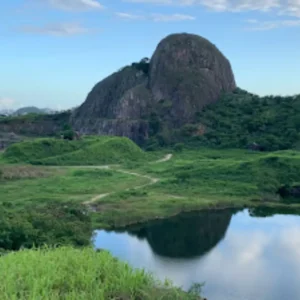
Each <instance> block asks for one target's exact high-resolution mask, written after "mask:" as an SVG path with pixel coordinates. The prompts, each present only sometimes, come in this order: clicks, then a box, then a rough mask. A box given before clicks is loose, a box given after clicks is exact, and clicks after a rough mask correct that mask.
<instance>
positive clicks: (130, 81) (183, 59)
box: [71, 34, 236, 142]
mask: <svg viewBox="0 0 300 300" xmlns="http://www.w3.org/2000/svg"><path fill="white" fill-rule="evenodd" d="M235 88H236V85H235V80H234V76H233V73H232V70H231V66H230V63H229V61H228V60H227V59H226V58H225V57H224V56H223V54H222V53H221V52H220V51H219V50H218V49H217V48H216V47H215V46H214V45H213V44H211V43H210V42H209V41H208V40H206V39H204V38H202V37H199V36H196V35H192V34H174V35H170V36H168V37H166V38H165V39H163V40H162V41H161V42H160V43H159V45H158V47H157V49H156V51H155V52H154V55H153V57H152V59H151V61H150V66H149V72H148V71H147V72H145V71H143V70H141V69H138V68H137V67H136V65H135V66H134V65H133V66H131V67H126V68H124V69H122V70H121V71H119V72H116V73H114V74H113V75H111V76H109V77H107V78H106V79H104V80H103V81H101V82H99V83H98V84H97V85H96V86H95V87H94V88H93V89H92V91H91V92H90V93H89V94H88V96H87V99H86V101H85V102H84V103H83V104H82V105H81V106H80V107H79V108H78V109H76V110H75V112H74V113H73V115H72V118H71V123H72V125H73V126H74V129H75V130H77V131H79V132H81V133H84V134H111V135H121V136H127V137H129V138H131V139H133V140H135V141H137V142H140V141H142V140H143V139H145V138H147V135H148V123H147V117H149V115H150V113H151V112H153V110H154V109H155V107H156V104H157V103H159V102H161V101H167V102H168V105H169V108H168V118H167V121H168V122H169V123H170V124H171V125H172V126H175V127H179V126H181V125H183V124H185V123H186V122H190V121H192V120H193V118H194V117H195V113H196V112H198V111H201V110H202V108H203V107H204V106H205V105H207V104H210V103H214V102H216V101H217V100H218V98H219V97H220V95H221V93H222V92H230V91H232V90H234V89H235Z"/></svg>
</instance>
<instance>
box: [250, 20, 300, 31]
mask: <svg viewBox="0 0 300 300" xmlns="http://www.w3.org/2000/svg"><path fill="white" fill-rule="evenodd" d="M246 22H247V23H249V24H251V26H250V27H247V28H246V29H247V30H251V31H266V30H271V29H276V28H283V27H300V20H298V19H296V20H274V21H258V20H255V19H253V20H247V21H246Z"/></svg>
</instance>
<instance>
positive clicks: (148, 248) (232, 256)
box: [94, 209, 300, 300]
mask: <svg viewBox="0 0 300 300" xmlns="http://www.w3.org/2000/svg"><path fill="white" fill-rule="evenodd" d="M258 216H260V217H258ZM262 216H263V217H262ZM94 245H95V247H96V248H102V249H107V250H109V251H110V252H111V253H112V254H113V255H114V256H116V257H118V258H119V259H121V260H123V261H126V262H128V263H129V264H130V265H132V266H134V267H137V268H144V269H146V270H147V271H150V272H152V273H153V274H154V275H155V276H156V277H157V278H159V279H164V278H169V279H171V280H172V281H173V283H174V284H175V285H178V286H182V287H183V288H184V289H189V288H190V286H191V285H192V284H193V283H194V282H198V283H202V282H205V285H204V287H203V293H202V294H203V296H205V297H207V298H208V300H258V299H259V300H285V299H288V300H298V299H300V284H299V279H300V216H298V215H292V214H285V215H283V214H276V215H272V214H270V212H269V211H268V210H265V209H255V210H251V211H249V210H243V211H235V212H234V211H231V210H223V211H203V212H198V213H191V214H183V215H180V216H178V217H174V218H170V219H165V220H160V221H155V222H150V223H147V224H144V225H142V226H141V225H139V226H132V227H130V228H127V230H126V231H123V232H106V231H102V230H100V231H96V234H95V240H94Z"/></svg>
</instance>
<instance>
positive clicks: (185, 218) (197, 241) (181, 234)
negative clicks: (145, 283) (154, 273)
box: [129, 210, 232, 258]
mask: <svg viewBox="0 0 300 300" xmlns="http://www.w3.org/2000/svg"><path fill="white" fill-rule="evenodd" d="M231 216H232V212H231V211H229V210H223V211H205V212H200V213H193V214H184V215H181V216H178V217H174V218H171V219H167V220H162V221H157V222H154V223H151V224H148V225H147V226H145V227H143V228H134V229H133V228H132V229H131V230H129V233H131V234H133V235H136V236H138V237H139V238H146V239H147V240H148V242H149V244H150V246H151V248H152V249H153V251H154V252H155V253H156V254H158V255H161V256H167V257H177V258H180V257H193V256H201V255H204V254H205V253H206V252H208V251H209V250H211V249H212V248H213V247H215V246H216V245H217V244H218V242H219V241H220V240H221V239H223V237H224V236H225V233H226V230H227V228H228V225H229V223H230V220H231Z"/></svg>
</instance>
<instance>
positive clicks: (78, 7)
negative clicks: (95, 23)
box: [42, 0, 104, 11]
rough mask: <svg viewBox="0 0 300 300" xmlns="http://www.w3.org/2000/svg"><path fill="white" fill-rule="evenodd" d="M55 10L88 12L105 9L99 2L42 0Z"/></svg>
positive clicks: (95, 0) (86, 0)
mask: <svg viewBox="0 0 300 300" xmlns="http://www.w3.org/2000/svg"><path fill="white" fill-rule="evenodd" d="M42 1H43V2H45V3H46V4H48V5H50V6H51V7H53V8H57V9H61V10H67V11H86V10H97V9H103V8H104V6H103V5H102V4H100V2H98V1H97V0H42Z"/></svg>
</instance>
